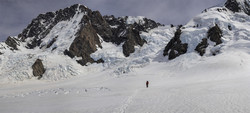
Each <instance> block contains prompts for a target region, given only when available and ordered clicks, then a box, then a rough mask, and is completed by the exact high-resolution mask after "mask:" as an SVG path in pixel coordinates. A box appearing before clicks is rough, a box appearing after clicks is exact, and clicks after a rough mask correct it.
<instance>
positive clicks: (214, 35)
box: [207, 24, 222, 45]
mask: <svg viewBox="0 0 250 113" xmlns="http://www.w3.org/2000/svg"><path fill="white" fill-rule="evenodd" d="M207 37H208V39H210V40H211V41H213V42H215V43H216V45H219V44H221V43H222V40H221V37H222V31H221V29H220V27H219V26H218V25H217V24H216V25H215V26H214V27H212V28H210V29H209V30H208V32H207Z"/></svg>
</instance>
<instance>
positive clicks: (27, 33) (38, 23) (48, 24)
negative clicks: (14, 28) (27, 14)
mask: <svg viewBox="0 0 250 113" xmlns="http://www.w3.org/2000/svg"><path fill="white" fill-rule="evenodd" d="M78 8H79V9H80V11H86V12H89V11H90V10H89V9H88V8H86V7H84V6H82V5H78V4H76V5H73V6H71V7H68V8H65V9H63V10H62V9H60V10H58V11H56V12H48V13H46V14H40V15H39V16H38V17H37V18H35V19H33V20H32V22H31V23H30V24H29V25H28V27H27V28H26V29H24V30H23V32H22V33H21V34H19V35H18V37H19V38H20V40H21V41H23V42H24V41H25V40H26V39H27V38H31V37H32V39H31V41H30V42H28V44H27V48H29V49H33V48H35V47H36V46H40V44H41V40H42V39H43V38H45V37H46V35H47V34H48V33H49V32H50V30H51V29H52V28H53V27H54V26H55V25H56V24H57V23H59V22H61V21H65V20H69V19H71V18H72V17H73V16H74V15H75V13H76V11H77V10H78Z"/></svg>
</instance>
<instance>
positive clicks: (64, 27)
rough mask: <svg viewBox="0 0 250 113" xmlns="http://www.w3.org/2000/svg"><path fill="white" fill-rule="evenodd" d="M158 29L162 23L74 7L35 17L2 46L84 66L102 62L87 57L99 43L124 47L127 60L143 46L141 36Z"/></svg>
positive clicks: (82, 6) (78, 6) (77, 5)
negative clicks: (35, 51) (59, 56)
mask: <svg viewBox="0 0 250 113" xmlns="http://www.w3.org/2000/svg"><path fill="white" fill-rule="evenodd" d="M158 26H162V24H160V23H157V22H155V21H153V20H151V19H147V18H145V17H141V16H138V17H131V16H124V17H118V18H116V17H114V16H113V15H111V16H102V15H101V13H100V12H99V11H92V10H91V9H89V8H87V7H86V6H84V5H80V4H75V5H72V6H70V7H67V8H65V9H60V10H57V11H55V12H47V13H44V14H40V15H38V16H37V17H36V18H35V19H33V20H32V21H31V23H30V24H29V25H28V26H27V27H26V28H25V29H24V30H23V31H22V33H20V34H19V35H18V37H15V38H12V37H9V38H8V39H7V40H6V41H5V43H6V44H7V45H8V46H9V47H10V48H12V50H18V48H19V46H20V43H22V44H21V45H22V46H25V48H27V49H34V48H39V49H41V50H42V51H49V52H54V51H56V52H57V53H59V54H64V55H67V56H69V57H71V58H74V57H78V58H80V59H78V60H77V62H78V63H80V64H81V65H86V64H87V63H88V62H90V63H94V62H98V63H101V62H103V60H102V59H99V60H97V61H95V60H94V59H92V58H91V57H90V54H92V53H94V52H95V51H97V48H98V47H99V48H102V45H101V42H100V40H103V41H105V42H111V43H113V44H115V45H120V44H123V45H122V47H123V54H124V56H126V57H129V56H130V54H131V53H133V52H134V51H135V46H143V44H144V43H146V41H145V40H144V39H142V38H141V36H140V33H141V32H147V31H149V30H150V29H153V28H156V27H158ZM100 38H101V39H100Z"/></svg>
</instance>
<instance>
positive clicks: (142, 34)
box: [0, 0, 249, 81]
mask: <svg viewBox="0 0 250 113" xmlns="http://www.w3.org/2000/svg"><path fill="white" fill-rule="evenodd" d="M248 12H249V1H247V0H227V1H225V4H224V5H223V6H216V7H212V8H209V9H205V10H204V11H203V12H202V13H201V14H200V15H198V16H196V17H194V18H193V19H192V20H190V22H188V23H187V24H186V25H179V26H176V27H175V26H173V25H171V26H164V25H162V24H160V23H157V22H155V21H153V20H151V19H147V18H145V17H141V16H138V17H131V16H124V17H118V18H116V17H114V16H113V15H111V16H102V15H101V14H100V12H99V11H92V10H91V9H89V8H87V7H86V6H84V5H80V4H75V5H72V6H70V7H68V8H65V9H60V10H58V11H55V12H48V13H45V14H40V15H38V16H37V17H36V18H35V19H33V20H32V22H31V23H30V24H29V25H28V26H27V27H26V28H25V29H24V30H23V31H22V32H21V33H20V34H19V35H18V36H14V37H8V38H7V40H6V41H5V42H2V43H1V47H0V53H1V64H0V65H1V70H3V71H2V72H1V75H2V76H1V80H3V81H12V80H14V81H16V80H17V81H20V80H21V81H22V80H25V79H30V78H32V77H34V76H37V77H38V78H42V79H50V80H58V79H62V78H68V77H71V76H72V75H73V76H77V75H80V74H83V73H86V72H84V71H79V70H82V69H87V70H89V69H88V68H94V69H95V68H96V66H94V65H99V66H97V67H98V69H97V70H106V69H111V70H112V71H111V73H112V74H115V75H120V74H123V73H129V72H131V70H133V68H134V67H143V66H145V65H147V64H148V63H150V62H152V61H159V62H166V60H167V59H168V60H173V59H175V58H177V57H179V56H181V55H184V54H187V55H188V54H193V53H195V54H199V55H200V56H205V57H210V56H215V55H218V54H221V53H223V51H225V50H224V48H228V46H229V45H228V44H229V43H230V44H232V41H233V42H234V43H237V41H238V40H243V39H244V40H245V39H248V36H249V34H248V31H249V30H248V27H247V26H248V25H249V13H248ZM168 60H167V62H168ZM37 61H39V63H37ZM96 63H100V64H96ZM35 64H36V65H35ZM38 64H39V65H38ZM79 64H80V65H81V66H79ZM92 66H94V67H92ZM31 67H32V68H31ZM35 67H36V68H35ZM90 73H91V71H90Z"/></svg>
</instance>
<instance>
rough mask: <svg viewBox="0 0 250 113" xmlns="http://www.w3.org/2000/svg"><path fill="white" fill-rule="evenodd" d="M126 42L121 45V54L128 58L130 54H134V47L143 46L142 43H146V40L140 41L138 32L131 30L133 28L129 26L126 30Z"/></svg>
mask: <svg viewBox="0 0 250 113" xmlns="http://www.w3.org/2000/svg"><path fill="white" fill-rule="evenodd" d="M126 35H127V36H126V37H127V40H126V42H125V43H124V44H123V46H122V47H123V54H124V55H125V56H126V57H128V56H129V55H130V54H131V53H134V52H135V48H134V46H137V45H139V46H143V44H144V43H146V40H144V39H141V37H140V35H139V31H138V30H135V29H133V27H132V26H131V27H130V28H128V30H127V34H126Z"/></svg>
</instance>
